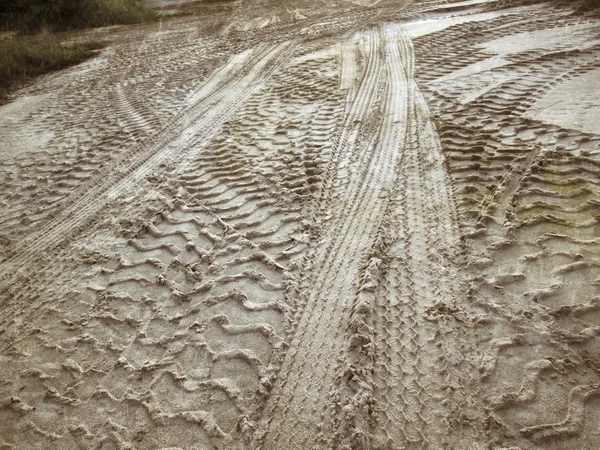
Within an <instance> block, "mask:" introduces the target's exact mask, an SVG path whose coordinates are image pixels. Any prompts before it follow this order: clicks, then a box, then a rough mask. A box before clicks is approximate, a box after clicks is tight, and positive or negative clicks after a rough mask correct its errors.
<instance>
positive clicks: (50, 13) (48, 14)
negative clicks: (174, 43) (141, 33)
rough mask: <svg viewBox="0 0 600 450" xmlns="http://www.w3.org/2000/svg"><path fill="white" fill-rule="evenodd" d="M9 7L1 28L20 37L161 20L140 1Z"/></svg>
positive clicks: (37, 1) (32, 2) (0, 17)
mask: <svg viewBox="0 0 600 450" xmlns="http://www.w3.org/2000/svg"><path fill="white" fill-rule="evenodd" d="M6 5H8V6H6ZM6 5H5V6H2V5H0V27H1V28H4V29H9V30H15V31H18V32H19V33H20V34H34V33H38V32H40V31H67V30H73V29H81V28H93V27H103V26H107V25H116V24H134V23H142V22H149V21H152V20H154V19H156V18H157V14H156V12H155V11H154V10H152V9H151V8H148V7H147V6H145V5H143V4H142V3H141V2H140V1H139V0H8V2H7V4H6Z"/></svg>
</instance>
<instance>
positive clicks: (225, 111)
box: [0, 42, 294, 276]
mask: <svg viewBox="0 0 600 450" xmlns="http://www.w3.org/2000/svg"><path fill="white" fill-rule="evenodd" d="M293 49H294V44H293V43H290V42H285V43H282V44H279V45H274V46H270V47H267V48H266V49H264V50H263V51H262V52H259V55H257V56H256V57H255V59H254V61H253V62H252V65H251V66H250V67H249V68H248V70H247V73H246V74H245V75H243V76H240V77H237V78H235V79H233V80H232V81H230V82H229V83H226V84H225V85H224V86H223V87H222V88H221V89H219V90H217V91H216V92H214V93H213V94H212V95H210V96H208V97H206V98H205V99H204V100H203V101H201V102H199V104H197V105H194V106H193V107H192V108H191V109H189V110H186V111H185V112H184V113H183V114H182V115H181V116H180V117H178V118H177V119H176V120H175V121H174V123H172V124H170V125H169V126H167V128H166V130H165V131H163V132H162V133H161V135H160V136H158V137H157V138H156V139H155V140H154V142H152V143H148V144H146V143H143V144H142V145H141V147H140V148H139V149H138V150H137V151H134V152H131V153H132V154H133V155H135V154H136V153H137V155H136V156H135V157H134V158H132V155H130V156H129V157H128V158H127V159H128V160H131V159H133V161H132V162H129V163H126V161H123V162H121V163H124V162H125V163H126V165H125V167H123V168H119V169H117V170H116V171H115V170H113V171H107V170H103V171H102V173H101V174H100V175H104V176H105V179H104V180H102V181H101V182H100V183H99V184H97V185H95V186H93V187H92V188H91V189H89V191H87V192H85V194H84V195H82V196H80V198H79V199H77V200H75V201H74V203H72V204H71V205H69V206H68V207H67V208H66V209H65V211H64V212H62V213H61V214H60V215H59V217H57V218H55V219H54V220H52V222H50V223H48V224H47V225H46V226H44V227H42V228H41V229H40V230H39V231H38V232H37V233H35V234H33V235H31V236H30V237H28V238H27V239H26V240H24V241H23V242H22V244H21V245H20V246H19V247H17V248H16V249H15V253H18V256H16V257H14V258H12V259H8V260H7V261H5V262H3V264H2V266H0V269H2V268H3V267H6V266H8V265H10V268H11V271H12V273H13V276H14V274H16V273H18V271H19V270H20V269H21V268H22V267H23V266H26V265H28V264H29V263H30V262H31V261H32V259H34V258H36V257H37V255H38V253H39V252H43V251H44V250H45V249H46V248H49V247H56V246H57V245H58V244H59V243H60V242H61V241H63V240H64V239H66V237H67V236H68V235H69V233H72V232H73V231H75V230H76V228H77V227H81V226H82V225H83V224H84V223H85V222H86V221H88V220H90V219H91V218H92V217H93V216H94V215H95V214H97V213H98V212H99V211H100V210H101V209H102V207H103V206H104V205H105V204H106V203H108V202H109V201H111V200H113V199H114V198H116V197H117V196H119V195H121V194H123V193H124V192H127V190H128V189H130V188H132V187H133V185H134V184H135V182H136V181H138V180H140V179H142V178H144V177H145V176H146V175H147V174H148V173H150V172H151V171H152V170H153V169H155V168H156V167H157V166H158V165H159V164H161V163H162V162H163V161H165V160H166V159H168V158H170V157H172V156H173V155H174V154H175V153H176V152H179V151H181V150H182V149H184V148H186V147H189V146H190V145H191V144H192V143H193V142H194V140H197V139H198V136H201V138H202V139H203V140H205V141H208V140H210V138H211V137H212V136H213V133H214V132H216V130H218V128H219V127H220V126H221V124H223V123H224V122H225V121H226V120H227V119H228V118H229V117H230V116H231V115H232V114H233V112H234V111H235V109H236V107H238V106H239V105H240V104H242V103H243V102H244V101H245V100H246V99H247V98H248V97H249V96H250V95H251V94H252V92H254V90H255V89H256V88H257V86H259V85H260V84H261V83H262V82H263V81H264V80H265V79H266V78H268V77H269V76H270V74H271V73H272V72H273V71H274V70H275V69H276V68H277V67H278V66H279V64H281V63H282V62H283V61H284V60H285V58H286V57H287V56H288V55H289V54H290V52H291V51H293ZM215 104H216V105H217V106H216V107H214V105H215ZM117 167H118V165H117ZM100 175H99V176H100Z"/></svg>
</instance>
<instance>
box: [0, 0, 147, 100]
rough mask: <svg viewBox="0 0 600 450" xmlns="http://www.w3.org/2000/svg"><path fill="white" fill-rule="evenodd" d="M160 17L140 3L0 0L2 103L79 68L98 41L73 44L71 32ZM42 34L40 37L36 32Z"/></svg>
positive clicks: (135, 0) (123, 0) (125, 0)
mask: <svg viewBox="0 0 600 450" xmlns="http://www.w3.org/2000/svg"><path fill="white" fill-rule="evenodd" d="M156 17H157V14H156V13H155V12H154V11H153V10H152V9H150V8H148V7H146V6H144V5H143V4H142V3H141V2H140V1H139V0H0V30H9V31H14V32H16V34H13V35H9V34H8V33H7V38H5V39H2V38H1V37H0V102H2V100H5V99H6V97H7V94H8V92H10V91H11V90H13V89H15V88H17V87H18V86H20V85H22V84H23V83H25V82H26V81H27V80H29V79H31V78H33V77H35V76H38V75H41V74H44V73H47V72H51V71H54V70H58V69H62V68H64V67H67V66H70V65H74V64H77V63H79V62H81V61H83V60H85V59H87V58H89V57H90V56H92V55H93V54H94V50H96V49H98V48H101V47H103V46H104V44H102V43H100V42H86V43H71V44H68V45H66V44H65V43H64V41H65V40H67V39H68V36H67V35H65V34H57V33H61V32H65V31H69V30H75V29H81V28H91V27H100V26H107V25H114V24H133V23H141V22H148V21H151V20H154V19H155V18H156ZM36 33H38V34H36Z"/></svg>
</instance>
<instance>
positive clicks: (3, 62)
mask: <svg viewBox="0 0 600 450" xmlns="http://www.w3.org/2000/svg"><path fill="white" fill-rule="evenodd" d="M64 38H65V36H64V35H59V34H39V35H36V36H13V37H12V38H7V39H1V40H0V102H4V101H6V100H7V98H8V95H9V93H10V92H11V91H13V90H14V89H17V88H18V87H20V86H22V85H24V84H25V83H27V82H28V81H30V80H31V79H32V78H34V77H36V76H39V75H42V74H44V73H48V72H51V71H54V70H59V69H62V68H64V67H68V66H72V65H74V64H78V63H80V62H82V61H84V60H86V59H88V58H90V57H91V56H93V55H94V53H95V52H94V51H95V50H97V49H99V48H102V47H104V46H105V44H104V43H102V42H97V41H92V42H85V43H70V44H68V45H65V44H64V42H63V41H64Z"/></svg>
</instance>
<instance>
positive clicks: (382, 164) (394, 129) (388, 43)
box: [259, 29, 443, 449]
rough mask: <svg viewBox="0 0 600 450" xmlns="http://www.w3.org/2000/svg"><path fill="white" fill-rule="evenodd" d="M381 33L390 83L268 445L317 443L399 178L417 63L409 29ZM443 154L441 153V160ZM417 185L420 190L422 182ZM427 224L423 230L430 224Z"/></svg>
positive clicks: (321, 257)
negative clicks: (355, 303) (354, 308)
mask: <svg viewBox="0 0 600 450" xmlns="http://www.w3.org/2000/svg"><path fill="white" fill-rule="evenodd" d="M378 34H379V35H380V36H381V34H384V36H383V43H384V44H380V45H382V47H383V48H382V50H383V54H384V55H385V74H386V84H387V88H386V92H385V103H384V111H383V114H382V115H383V122H382V124H381V126H380V127H379V131H378V135H377V139H376V141H375V144H374V146H373V147H372V148H371V147H370V146H365V147H362V148H360V150H362V151H363V154H361V155H359V156H358V158H357V159H358V162H359V163H358V166H359V168H360V166H361V165H363V166H364V167H365V168H364V169H363V170H355V171H354V172H351V173H350V175H349V180H348V184H347V186H346V187H345V190H344V195H343V196H340V198H339V200H338V202H339V203H338V204H337V205H336V204H335V203H334V206H333V208H332V209H333V211H335V217H336V218H338V217H339V218H340V219H337V220H336V222H335V223H334V225H332V227H331V229H330V231H329V232H328V233H326V236H325V238H324V239H323V241H322V242H320V244H319V245H320V249H319V250H317V252H316V255H315V257H314V261H313V264H314V265H313V266H312V270H313V271H314V272H313V273H315V274H316V275H315V276H314V279H312V280H310V281H309V284H310V285H311V286H312V288H313V294H312V295H311V297H309V299H308V301H307V304H306V307H305V309H304V311H303V312H302V316H301V317H300V318H299V319H297V320H298V327H297V331H296V334H295V336H294V339H293V341H292V343H291V349H290V351H289V353H288V355H287V358H286V360H285V362H284V364H283V367H282V371H281V376H280V384H279V385H278V386H276V388H275V390H274V393H273V396H272V400H271V401H270V404H268V405H267V408H266V413H265V416H266V417H272V419H270V421H269V422H267V423H266V424H265V425H264V427H265V429H264V430H263V431H262V432H263V433H264V436H260V433H259V437H260V438H262V441H261V444H262V446H261V448H264V449H275V448H313V447H314V445H315V443H316V441H317V436H316V433H317V431H318V427H317V425H318V424H317V421H318V420H319V417H320V419H321V420H323V413H325V407H326V403H327V401H328V400H327V396H328V393H329V392H331V390H332V388H333V385H334V381H335V379H336V374H338V373H339V371H340V366H339V365H338V363H339V361H338V358H339V357H340V356H342V355H343V353H344V349H345V346H346V345H347V340H346V339H347V336H346V333H345V330H346V326H345V325H344V324H345V323H347V320H348V319H349V307H350V305H351V304H352V299H353V298H354V296H355V293H356V292H357V290H358V288H359V282H360V280H361V279H362V278H361V276H360V269H361V266H362V265H363V264H364V261H365V258H366V256H367V254H368V250H369V248H370V246H371V244H372V243H373V241H374V239H375V233H376V232H377V230H378V228H379V224H380V223H381V222H382V219H383V215H384V211H385V210H386V208H387V207H388V202H389V193H390V192H391V191H392V188H393V186H394V183H395V180H396V179H397V174H396V172H395V168H396V167H397V164H398V160H399V158H400V157H401V155H403V152H402V153H399V152H398V151H397V149H398V147H399V143H401V142H404V139H405V134H406V129H405V127H406V123H407V120H406V117H407V114H408V111H407V107H408V105H409V103H408V102H409V101H410V100H409V99H410V95H409V92H408V89H409V81H408V80H409V77H410V78H412V73H413V70H414V69H413V62H412V61H411V59H412V52H411V48H410V44H409V43H408V42H407V41H406V38H405V37H404V36H396V35H394V34H393V33H390V32H388V31H387V30H385V29H383V30H380V31H378ZM378 37H379V36H378ZM379 39H381V37H379ZM397 41H399V42H397ZM399 43H400V45H399ZM371 48H372V51H371V55H373V56H374V57H375V58H378V57H379V55H380V54H381V51H377V50H376V49H374V48H373V46H372V45H371ZM378 64H379V63H378V62H377V61H369V63H368V64H367V68H366V71H367V73H369V71H371V73H373V72H374V73H377V72H379V71H380V70H382V69H383V68H382V69H378V70H373V67H376V66H377V65H378ZM372 76H373V75H370V77H372ZM371 84H372V83H371V82H370V80H369V79H367V80H366V83H365V80H364V79H363V84H362V85H361V89H359V92H358V93H357V95H356V100H355V104H354V105H353V106H352V107H351V109H350V113H349V116H351V115H354V114H356V115H357V116H359V117H360V114H362V111H363V109H362V108H367V107H368V106H367V105H368V103H367V102H365V101H364V100H363V98H364V97H363V96H361V90H362V86H370V85H371ZM359 105H360V108H359V107H358V106H359ZM363 105H365V106H363ZM348 122H350V123H353V121H349V120H347V121H346V123H348ZM344 137H345V133H344V131H342V135H341V138H340V145H343V146H344V147H346V148H345V151H346V154H347V153H352V150H351V147H350V145H348V143H347V142H348V139H347V138H346V139H344ZM438 145H439V144H438ZM413 147H414V145H413ZM438 148H439V147H438ZM355 151H356V150H355ZM369 153H372V154H369ZM439 162H440V161H439V159H438V160H437V161H436V163H438V166H439ZM440 167H441V166H440ZM442 170H443V167H442ZM435 181H436V182H437V181H438V180H435ZM414 190H415V191H416V192H418V188H417V187H416V188H414ZM415 195H416V194H415ZM334 196H335V193H334ZM367 218H368V219H367ZM432 223H435V222H432ZM420 225H424V224H420ZM427 225H428V224H427ZM423 229H424V230H426V227H425V228H423ZM317 311H318V312H319V317H318V318H317V316H316V313H317ZM298 417H302V418H306V419H305V420H311V422H306V421H303V422H300V423H298V422H296V421H295V420H294V419H292V418H298ZM292 424H293V425H292Z"/></svg>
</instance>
